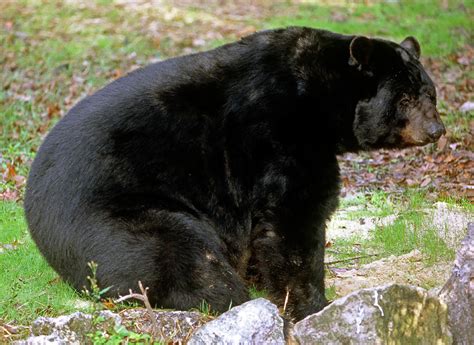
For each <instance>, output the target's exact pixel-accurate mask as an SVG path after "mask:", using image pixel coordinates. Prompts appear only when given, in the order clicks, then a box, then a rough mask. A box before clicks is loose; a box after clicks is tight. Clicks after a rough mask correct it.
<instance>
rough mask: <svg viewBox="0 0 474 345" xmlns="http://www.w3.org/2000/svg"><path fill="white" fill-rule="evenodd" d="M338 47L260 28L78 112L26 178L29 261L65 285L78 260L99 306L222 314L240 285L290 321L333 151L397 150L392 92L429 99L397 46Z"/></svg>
mask: <svg viewBox="0 0 474 345" xmlns="http://www.w3.org/2000/svg"><path fill="white" fill-rule="evenodd" d="M353 39H354V36H343V35H339V34H334V33H330V32H327V31H322V30H314V29H309V28H288V29H279V30H272V31H263V32H259V33H256V34H254V35H251V36H249V37H245V38H243V39H242V40H240V41H238V42H235V43H232V44H228V45H225V46H222V47H219V48H217V49H214V50H211V51H208V52H203V53H199V54H194V55H188V56H182V57H177V58H173V59H169V60H166V61H163V62H159V63H156V64H153V65H150V66H148V67H146V68H143V69H140V70H137V71H135V72H133V73H130V74H129V75H127V76H125V77H123V78H121V79H118V80H116V81H114V82H113V83H111V84H110V85H108V86H106V87H105V88H103V89H102V90H100V91H98V92H97V93H95V94H94V95H92V96H90V97H87V98H85V99H84V100H82V101H81V102H79V103H78V104H77V105H76V106H75V107H74V108H73V109H72V110H71V111H70V112H69V113H68V114H67V115H66V116H65V117H64V118H63V119H62V120H61V121H60V122H59V123H58V124H57V125H56V126H55V127H54V129H53V130H52V131H51V133H50V134H49V135H48V137H47V138H46V140H45V141H44V143H43V145H42V146H41V148H40V150H39V152H38V155H37V157H36V159H35V161H34V163H33V166H32V168H31V173H30V176H29V180H28V186H27V192H26V197H25V211H26V216H27V220H28V224H29V228H30V231H31V234H32V236H33V238H34V240H35V241H36V243H37V245H38V247H39V249H40V250H41V252H42V253H43V255H44V256H45V257H46V259H47V260H48V262H49V263H50V264H51V266H52V267H54V269H55V270H56V271H57V272H58V273H59V274H60V275H61V276H62V277H63V278H64V279H65V280H66V281H68V282H70V283H71V284H72V285H73V286H74V287H75V288H77V289H81V288H83V286H85V285H87V280H86V276H87V275H89V274H90V271H89V269H88V267H87V262H90V261H95V262H96V263H97V264H98V271H97V278H98V282H99V284H100V286H101V287H108V286H112V289H111V290H110V291H109V295H117V294H119V293H120V294H126V293H127V292H128V289H130V288H132V289H136V288H137V281H138V280H141V281H142V282H143V284H144V285H145V286H148V287H149V288H150V290H149V296H150V298H151V301H152V303H153V304H155V305H156V306H159V307H166V308H176V309H189V308H192V307H196V306H198V305H199V304H200V303H201V302H202V300H205V301H206V302H208V303H209V304H210V305H211V308H213V309H214V310H219V311H225V310H227V309H228V307H229V305H230V304H231V303H232V305H236V304H239V303H242V302H244V301H246V300H248V299H249V296H248V286H247V285H246V284H247V283H248V282H249V281H250V282H252V283H253V284H256V286H257V288H259V289H265V290H267V291H268V292H269V294H270V296H271V298H272V299H273V300H274V301H275V302H276V303H279V304H282V303H283V301H284V299H285V296H286V294H287V291H289V304H288V306H289V310H290V313H291V315H292V316H293V317H295V318H297V319H299V318H302V317H304V316H306V315H308V314H310V313H313V312H316V311H318V310H320V309H321V308H322V307H324V305H325V304H326V299H325V297H324V265H323V260H324V245H325V223H326V222H327V220H328V219H329V218H330V216H331V214H332V213H333V212H334V210H335V209H336V207H337V204H338V194H339V167H338V164H337V160H336V154H337V153H341V152H345V151H348V150H352V151H357V150H359V149H371V148H378V147H402V146H405V144H404V143H403V142H402V141H403V140H402V139H403V136H402V135H401V134H400V132H401V131H402V130H403V128H405V126H406V125H407V121H408V120H407V119H408V118H407V115H406V114H404V113H403V112H402V111H400V106H399V105H398V103H397V102H399V100H400V99H401V98H403V96H402V95H401V94H402V93H406V92H407V89H409V90H410V92H411V95H412V96H413V97H418V98H419V97H420V96H419V95H420V92H422V91H420V90H421V89H422V88H425V89H426V90H428V91H426V92H431V93H433V92H434V87H433V84H432V82H431V81H430V80H429V78H428V77H427V75H426V73H425V72H424V71H423V69H422V67H421V65H420V64H419V62H418V61H417V60H416V58H415V57H414V56H413V55H411V53H410V52H408V51H407V50H405V49H404V48H402V47H401V46H399V45H397V44H395V43H392V42H388V41H383V40H375V39H371V40H370V42H369V43H368V41H369V40H368V39H361V40H359V41H358V42H359V43H357V44H356V43H355V44H354V45H353V47H354V49H355V48H357V51H354V52H352V54H351V51H350V49H351V48H350V45H351V41H353ZM364 47H370V49H367V50H365V49H364ZM402 54H405V56H404V57H405V59H406V56H408V57H409V61H405V60H404V59H403V56H402ZM356 58H357V59H356ZM358 60H361V61H364V63H363V64H362V63H358ZM409 78H414V82H409V81H408V80H409ZM407 83H409V85H408V84H407ZM410 88H411V89H410ZM412 89H413V91H411V90H412ZM426 92H425V93H426ZM418 98H417V99H418Z"/></svg>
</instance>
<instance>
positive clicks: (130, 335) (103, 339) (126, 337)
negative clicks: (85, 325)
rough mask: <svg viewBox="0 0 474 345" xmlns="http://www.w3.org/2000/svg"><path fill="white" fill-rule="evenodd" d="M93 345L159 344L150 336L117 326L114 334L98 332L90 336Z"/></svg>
mask: <svg viewBox="0 0 474 345" xmlns="http://www.w3.org/2000/svg"><path fill="white" fill-rule="evenodd" d="M88 337H89V338H90V339H91V341H92V343H93V344H98V345H102V344H107V345H115V344H117V345H118V344H127V343H139V344H159V343H157V342H153V341H152V338H151V336H150V335H149V334H140V333H135V332H133V331H129V330H128V329H126V328H125V327H124V326H122V325H120V326H115V327H114V329H113V331H112V332H110V333H109V332H105V331H100V330H97V331H95V332H94V333H91V334H88Z"/></svg>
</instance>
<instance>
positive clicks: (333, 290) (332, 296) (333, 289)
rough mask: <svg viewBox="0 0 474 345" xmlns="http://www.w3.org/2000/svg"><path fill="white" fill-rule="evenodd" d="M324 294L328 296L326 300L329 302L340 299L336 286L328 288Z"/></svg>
mask: <svg viewBox="0 0 474 345" xmlns="http://www.w3.org/2000/svg"><path fill="white" fill-rule="evenodd" d="M324 294H325V295H326V298H327V300H328V301H329V302H332V301H334V300H335V299H336V298H337V297H338V296H337V292H336V287H335V286H334V285H331V286H328V287H327V288H326V289H325V291H324Z"/></svg>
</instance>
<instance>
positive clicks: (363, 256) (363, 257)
mask: <svg viewBox="0 0 474 345" xmlns="http://www.w3.org/2000/svg"><path fill="white" fill-rule="evenodd" d="M379 255H380V254H370V255H361V256H355V257H353V258H347V259H341V260H335V261H329V262H325V263H324V264H325V265H333V264H338V263H340V262H347V261H354V260H359V259H365V258H370V257H373V256H379Z"/></svg>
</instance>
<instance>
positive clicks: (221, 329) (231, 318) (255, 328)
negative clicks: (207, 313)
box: [188, 298, 285, 345]
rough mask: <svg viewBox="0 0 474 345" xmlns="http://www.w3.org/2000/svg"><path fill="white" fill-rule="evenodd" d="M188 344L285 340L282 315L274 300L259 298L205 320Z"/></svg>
mask: <svg viewBox="0 0 474 345" xmlns="http://www.w3.org/2000/svg"><path fill="white" fill-rule="evenodd" d="M188 344H189V345H195V344H285V336H284V334H283V319H282V318H281V317H280V315H279V312H278V308H277V307H276V306H275V305H274V304H272V303H270V302H269V301H268V300H266V299H264V298H258V299H255V300H252V301H249V302H246V303H244V304H242V305H240V306H237V307H234V308H232V309H231V310H230V311H228V312H227V313H224V314H222V315H221V316H219V317H218V318H217V319H215V320H213V321H210V322H208V323H206V324H205V325H204V326H202V327H201V328H199V329H198V330H197V331H196V332H195V333H194V334H193V335H192V337H191V339H190V340H189V343H188Z"/></svg>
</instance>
